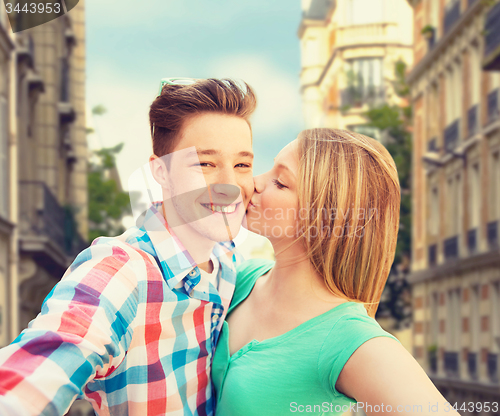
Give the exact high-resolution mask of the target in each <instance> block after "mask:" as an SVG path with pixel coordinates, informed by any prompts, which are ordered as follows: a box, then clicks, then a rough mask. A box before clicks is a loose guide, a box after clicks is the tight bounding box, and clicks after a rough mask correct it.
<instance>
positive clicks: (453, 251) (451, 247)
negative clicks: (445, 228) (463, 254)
mask: <svg viewBox="0 0 500 416" xmlns="http://www.w3.org/2000/svg"><path fill="white" fill-rule="evenodd" d="M443 249H444V258H445V260H451V259H455V258H457V257H458V236H457V235H455V236H453V237H450V238H447V239H446V240H444V242H443Z"/></svg>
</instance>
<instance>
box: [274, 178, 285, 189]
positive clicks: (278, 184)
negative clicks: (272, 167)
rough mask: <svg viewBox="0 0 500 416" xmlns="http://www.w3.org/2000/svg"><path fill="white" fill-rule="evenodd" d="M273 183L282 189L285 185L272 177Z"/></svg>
mask: <svg viewBox="0 0 500 416" xmlns="http://www.w3.org/2000/svg"><path fill="white" fill-rule="evenodd" d="M273 183H274V184H275V185H276V186H277V187H278V189H283V188H286V186H285V185H283V184H282V183H281V182H280V181H278V180H277V179H273Z"/></svg>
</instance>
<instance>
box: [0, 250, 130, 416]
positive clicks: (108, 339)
mask: <svg viewBox="0 0 500 416" xmlns="http://www.w3.org/2000/svg"><path fill="white" fill-rule="evenodd" d="M129 263H130V256H129V254H128V253H127V251H126V250H125V249H124V248H123V246H117V245H111V244H99V243H97V244H93V245H92V246H91V247H89V248H88V249H86V250H84V251H83V252H82V253H80V254H79V256H78V257H77V258H76V259H75V261H74V262H73V264H72V265H71V266H70V268H69V269H68V270H67V271H66V273H65V274H64V276H63V278H62V280H61V281H60V282H59V283H58V284H57V285H56V286H55V287H54V289H53V290H52V292H51V293H50V294H49V295H48V296H47V298H46V299H45V301H44V304H43V306H42V311H41V313H40V314H39V315H38V317H37V318H36V319H35V320H33V321H31V322H30V324H29V327H28V328H27V329H25V330H24V331H23V332H22V333H21V334H20V335H19V336H18V337H17V338H16V340H14V342H13V343H12V344H10V345H8V346H7V347H5V348H3V349H1V350H0V414H2V416H4V415H5V416H10V415H16V416H17V415H25V414H26V415H40V414H47V415H48V414H50V415H63V414H64V413H66V411H67V410H68V408H69V407H70V406H71V404H72V403H73V401H74V400H75V399H76V398H77V397H80V396H81V395H82V389H83V388H84V386H85V385H86V384H87V382H88V381H89V380H92V379H93V378H94V377H96V376H97V377H105V376H106V375H108V374H109V373H111V372H112V371H113V369H114V368H116V367H117V366H118V365H120V363H121V361H122V360H123V358H124V356H125V353H126V351H127V349H128V343H129V342H130V338H131V331H132V329H131V327H130V324H131V322H132V321H133V319H134V317H135V314H136V311H137V304H138V291H137V279H136V277H135V274H134V272H133V269H132V268H130V267H129Z"/></svg>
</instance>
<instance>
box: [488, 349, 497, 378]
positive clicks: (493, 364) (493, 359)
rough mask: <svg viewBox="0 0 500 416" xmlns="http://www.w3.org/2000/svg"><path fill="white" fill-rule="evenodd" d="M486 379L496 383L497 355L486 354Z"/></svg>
mask: <svg viewBox="0 0 500 416" xmlns="http://www.w3.org/2000/svg"><path fill="white" fill-rule="evenodd" d="M487 367H488V377H489V378H490V381H492V382H493V383H498V354H491V353H488V358H487Z"/></svg>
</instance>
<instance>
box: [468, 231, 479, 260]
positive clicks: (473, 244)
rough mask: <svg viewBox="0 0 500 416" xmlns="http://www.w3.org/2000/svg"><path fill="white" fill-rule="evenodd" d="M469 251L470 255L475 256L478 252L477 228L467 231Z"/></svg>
mask: <svg viewBox="0 0 500 416" xmlns="http://www.w3.org/2000/svg"><path fill="white" fill-rule="evenodd" d="M467 249H468V250H469V254H475V253H476V251H477V228H474V229H472V230H469V231H467Z"/></svg>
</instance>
